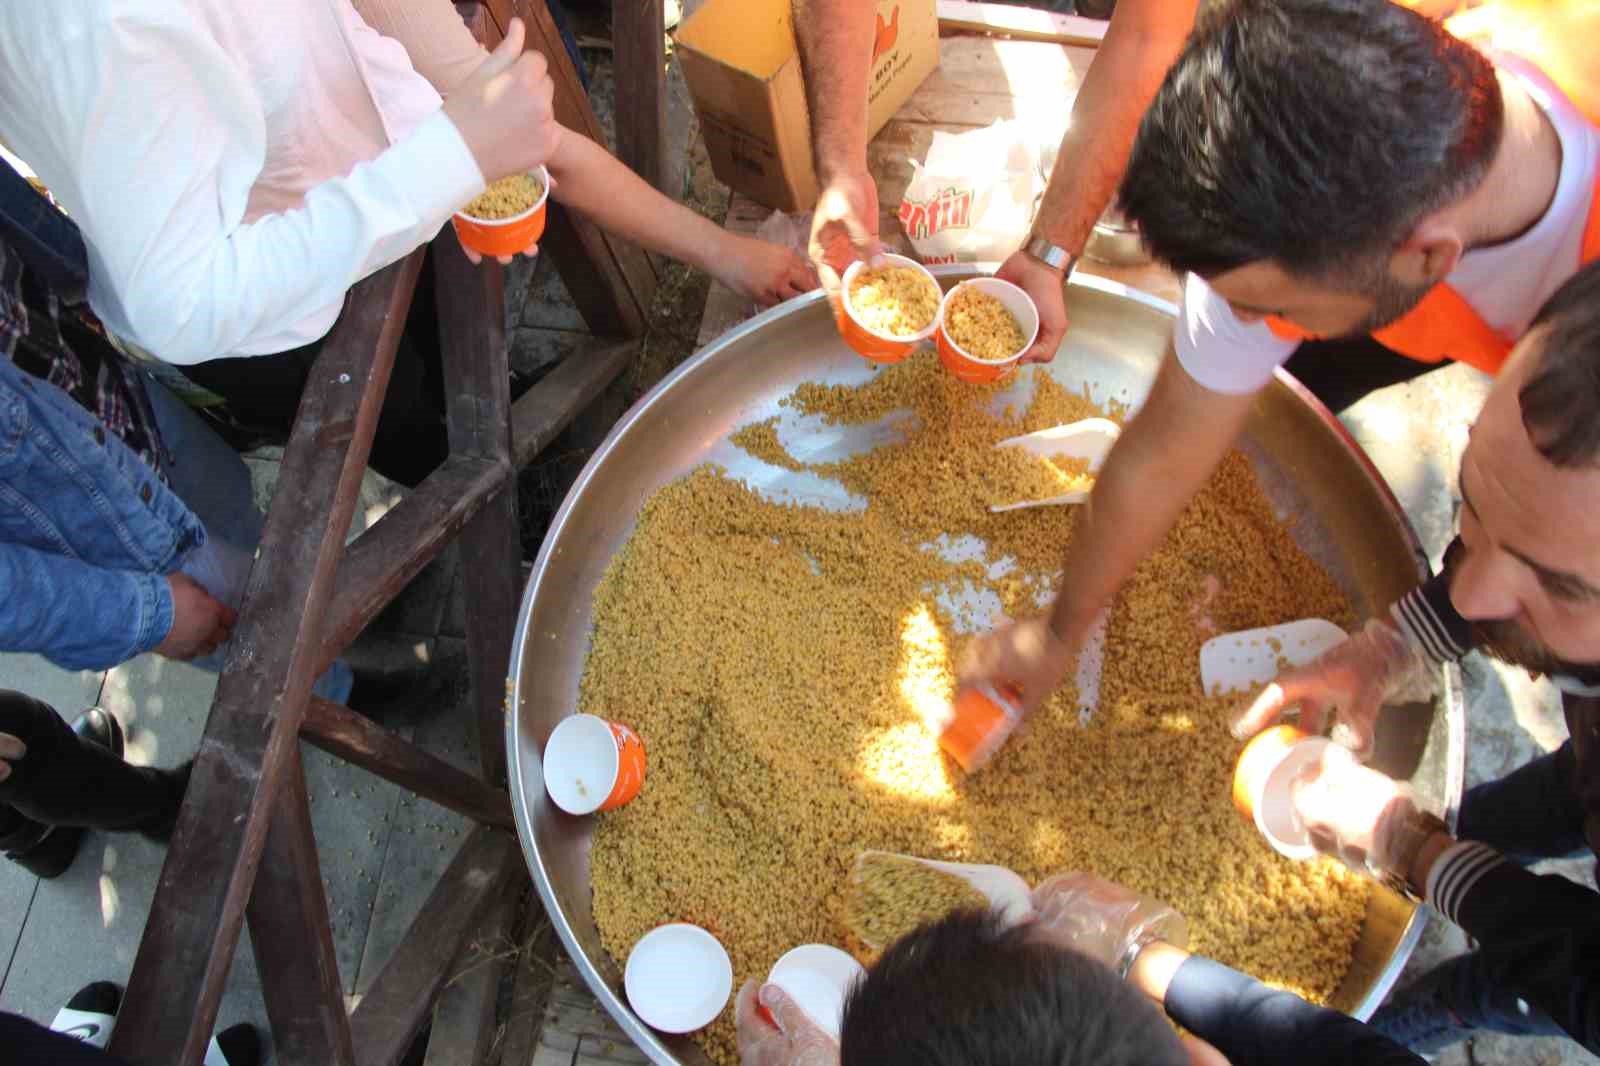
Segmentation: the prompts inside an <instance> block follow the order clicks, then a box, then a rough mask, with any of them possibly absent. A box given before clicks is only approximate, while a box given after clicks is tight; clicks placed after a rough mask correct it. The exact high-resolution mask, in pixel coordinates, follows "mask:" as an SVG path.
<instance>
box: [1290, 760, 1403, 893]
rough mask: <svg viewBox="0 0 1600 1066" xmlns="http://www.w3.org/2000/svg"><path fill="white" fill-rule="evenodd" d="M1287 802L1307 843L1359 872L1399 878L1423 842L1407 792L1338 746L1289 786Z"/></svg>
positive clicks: (1396, 782)
mask: <svg viewBox="0 0 1600 1066" xmlns="http://www.w3.org/2000/svg"><path fill="white" fill-rule="evenodd" d="M1290 802H1291V803H1292V804H1293V805H1294V811H1295V814H1296V815H1298V816H1299V818H1300V820H1301V821H1302V822H1303V823H1304V824H1305V827H1306V830H1307V831H1308V832H1309V834H1310V836H1311V843H1312V845H1313V846H1314V847H1315V848H1316V849H1317V850H1318V851H1320V852H1322V853H1323V854H1324V855H1331V856H1332V857H1334V858H1336V859H1338V860H1339V861H1340V862H1342V863H1344V864H1345V865H1346V866H1348V867H1350V868H1351V869H1352V870H1355V871H1357V872H1359V873H1368V874H1372V875H1374V876H1378V877H1381V876H1383V875H1384V874H1395V875H1399V876H1404V875H1405V874H1406V873H1407V871H1408V870H1409V868H1410V865H1411V860H1412V859H1414V858H1415V857H1416V852H1417V848H1418V847H1419V846H1420V845H1421V843H1422V839H1420V838H1419V837H1418V834H1417V833H1416V832H1414V831H1412V827H1413V826H1414V825H1415V824H1416V820H1417V819H1418V818H1419V817H1420V812H1419V810H1418V808H1417V805H1416V801H1415V800H1414V799H1413V798H1412V794H1411V790H1410V789H1409V788H1407V787H1406V786H1405V785H1403V784H1401V783H1399V782H1398V781H1395V780H1393V779H1392V778H1390V777H1387V776H1386V775H1384V774H1380V773H1379V772H1378V771H1376V770H1373V769H1369V768H1368V767H1365V766H1362V765H1361V764H1360V763H1358V762H1356V761H1355V758H1354V756H1352V755H1351V754H1350V753H1349V752H1346V751H1344V750H1343V749H1342V748H1338V747H1334V746H1331V745H1330V746H1329V747H1328V750H1327V752H1326V754H1324V755H1323V757H1322V760H1321V762H1320V763H1318V764H1317V765H1315V766H1312V767H1309V768H1308V769H1307V770H1306V772H1305V773H1303V774H1302V775H1301V776H1300V777H1299V778H1298V779H1296V780H1295V781H1294V782H1293V784H1291V785H1290ZM1423 835H1424V836H1425V835H1426V834H1423Z"/></svg>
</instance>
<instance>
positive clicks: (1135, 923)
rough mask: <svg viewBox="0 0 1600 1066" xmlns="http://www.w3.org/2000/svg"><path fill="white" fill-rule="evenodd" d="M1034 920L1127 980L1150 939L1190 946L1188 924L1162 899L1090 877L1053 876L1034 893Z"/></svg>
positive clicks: (1058, 940)
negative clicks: (1145, 895) (1132, 965)
mask: <svg viewBox="0 0 1600 1066" xmlns="http://www.w3.org/2000/svg"><path fill="white" fill-rule="evenodd" d="M1033 909H1034V913H1035V919H1034V920H1035V921H1036V922H1038V924H1039V928H1040V929H1041V931H1043V932H1045V933H1046V934H1047V935H1048V936H1049V937H1050V939H1051V940H1053V941H1054V942H1055V943H1058V944H1060V945H1062V946H1063V947H1069V948H1072V949H1074V950H1076V951H1081V952H1082V953H1083V954H1085V955H1088V956H1089V957H1090V958H1093V959H1099V960H1100V961H1101V962H1103V963H1105V964H1106V965H1107V966H1109V967H1111V968H1112V969H1113V970H1115V971H1116V973H1117V975H1118V976H1119V977H1120V976H1125V975H1126V973H1127V970H1128V967H1129V966H1130V965H1131V964H1132V963H1133V959H1134V957H1135V956H1136V955H1138V953H1139V948H1141V947H1143V946H1144V945H1145V944H1148V943H1149V942H1150V941H1152V940H1164V941H1166V942H1167V943H1168V944H1171V945H1173V946H1174V947H1179V948H1181V947H1186V946H1187V945H1188V943H1189V923H1188V922H1186V921H1185V920H1184V917H1183V915H1181V914H1179V913H1178V912H1177V911H1175V910H1173V909H1172V908H1171V907H1169V906H1167V905H1166V904H1165V903H1162V902H1161V901H1160V900H1155V899H1146V898H1145V897H1143V896H1140V895H1138V894H1137V893H1134V892H1130V891H1128V890H1127V889H1126V888H1123V887H1122V886H1121V885H1119V884H1116V883H1115V882H1112V881H1107V880H1106V879H1105V878H1103V877H1096V876H1095V875H1094V874H1089V873H1066V874H1056V875H1055V876H1054V877H1051V878H1049V879H1047V880H1045V881H1043V882H1041V883H1040V885H1039V887H1038V888H1035V889H1034V890H1033Z"/></svg>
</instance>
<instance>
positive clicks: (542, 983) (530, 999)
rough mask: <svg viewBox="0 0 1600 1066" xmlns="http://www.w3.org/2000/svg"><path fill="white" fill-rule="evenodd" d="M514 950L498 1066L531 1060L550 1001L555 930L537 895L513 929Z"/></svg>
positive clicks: (557, 953) (524, 1065)
mask: <svg viewBox="0 0 1600 1066" xmlns="http://www.w3.org/2000/svg"><path fill="white" fill-rule="evenodd" d="M517 947H518V951H517V969H516V973H515V974H514V975H513V976H512V987H511V1002H510V1005H509V1006H508V1008H507V1010H506V1013H505V1018H504V1021H505V1028H504V1032H503V1035H502V1038H501V1041H500V1066H528V1063H529V1062H530V1061H531V1060H532V1058H533V1049H534V1047H535V1046H536V1045H537V1043H538V1039H539V1030H540V1028H541V1027H542V1026H543V1025H544V1010H545V1004H546V1003H547V1002H548V1000H549V998H550V986H551V984H552V981H553V972H552V967H553V966H554V963H555V960H556V958H557V957H558V956H560V955H561V947H560V944H559V942H558V941H557V940H556V934H555V930H553V929H552V928H551V927H550V920H549V919H548V918H547V917H545V913H544V907H543V905H542V904H541V903H540V901H539V897H538V895H537V894H530V895H529V896H528V899H527V905H526V907H525V908H524V910H523V915H522V921H521V922H520V923H519V924H518V926H517Z"/></svg>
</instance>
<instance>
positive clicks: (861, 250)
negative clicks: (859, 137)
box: [810, 170, 883, 296]
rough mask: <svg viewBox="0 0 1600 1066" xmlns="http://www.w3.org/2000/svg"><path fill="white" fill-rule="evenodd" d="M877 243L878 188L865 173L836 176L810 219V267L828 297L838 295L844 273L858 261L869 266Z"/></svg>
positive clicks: (875, 253)
mask: <svg viewBox="0 0 1600 1066" xmlns="http://www.w3.org/2000/svg"><path fill="white" fill-rule="evenodd" d="M882 251H883V245H882V244H880V243H879V241H878V187H877V185H876V184H874V183H873V180H872V175H871V174H868V173H867V172H866V171H864V170H863V171H861V172H859V173H854V174H840V175H836V176H835V177H834V178H833V179H832V180H831V181H829V182H828V184H827V186H826V187H825V188H824V189H823V190H822V195H821V196H819V197H818V198H817V207H816V210H815V211H813V212H812V215H811V244H810V252H811V265H812V266H814V267H815V268H816V271H817V277H818V278H820V279H821V280H822V287H823V288H824V289H827V290H828V295H830V296H832V295H833V294H835V293H837V292H838V291H839V281H840V279H841V278H842V277H843V276H844V272H845V270H846V269H847V268H848V267H849V266H850V264H851V263H853V262H855V261H856V260H857V259H865V260H867V261H868V262H869V263H870V262H871V261H872V260H873V258H875V257H876V256H877V255H878V254H879V253H880V252H882Z"/></svg>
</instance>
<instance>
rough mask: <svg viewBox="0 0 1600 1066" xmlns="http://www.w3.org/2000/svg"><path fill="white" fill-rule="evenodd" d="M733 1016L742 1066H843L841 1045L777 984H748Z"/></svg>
mask: <svg viewBox="0 0 1600 1066" xmlns="http://www.w3.org/2000/svg"><path fill="white" fill-rule="evenodd" d="M763 1007H764V1008H766V1015H767V1016H769V1017H770V1018H771V1019H772V1020H771V1021H768V1017H767V1016H763V1013H762V1008H763ZM733 1016H734V1024H735V1026H736V1028H737V1031H738V1043H739V1062H740V1066H839V1045H838V1044H836V1043H834V1042H833V1039H832V1038H831V1037H829V1036H828V1034H827V1033H824V1032H823V1031H822V1030H821V1029H819V1028H817V1026H816V1025H815V1024H814V1023H813V1022H812V1021H811V1019H810V1018H808V1017H806V1013H805V1011H803V1010H801V1009H800V1005H799V1004H798V1003H796V1002H795V1001H794V1000H792V999H790V998H789V997H788V996H786V995H784V992H783V989H781V988H779V987H778V986H777V985H774V984H764V985H761V986H760V988H759V989H757V987H756V982H754V981H746V982H745V983H744V987H743V988H741V989H739V996H738V999H737V1000H735V1002H734V1009H733Z"/></svg>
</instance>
